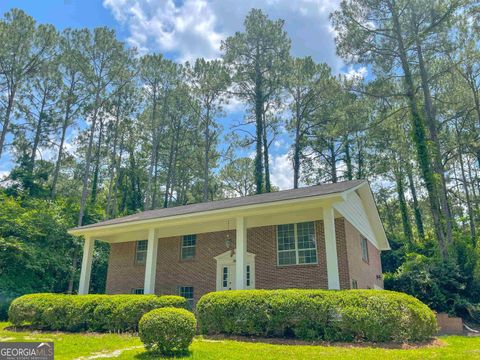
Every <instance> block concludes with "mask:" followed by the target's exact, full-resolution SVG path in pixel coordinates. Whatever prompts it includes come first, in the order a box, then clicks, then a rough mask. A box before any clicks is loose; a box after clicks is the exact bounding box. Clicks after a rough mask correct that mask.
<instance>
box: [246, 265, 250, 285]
mask: <svg viewBox="0 0 480 360" xmlns="http://www.w3.org/2000/svg"><path fill="white" fill-rule="evenodd" d="M246 282H247V286H250V265H247V278H246Z"/></svg>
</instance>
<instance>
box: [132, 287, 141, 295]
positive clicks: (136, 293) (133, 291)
mask: <svg viewBox="0 0 480 360" xmlns="http://www.w3.org/2000/svg"><path fill="white" fill-rule="evenodd" d="M132 294H135V295H142V294H143V288H137V289H132Z"/></svg>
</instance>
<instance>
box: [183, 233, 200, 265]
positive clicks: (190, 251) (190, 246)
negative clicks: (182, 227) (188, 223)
mask: <svg viewBox="0 0 480 360" xmlns="http://www.w3.org/2000/svg"><path fill="white" fill-rule="evenodd" d="M196 246H197V235H184V236H183V237H182V254H181V258H182V260H189V259H193V258H195V248H196Z"/></svg>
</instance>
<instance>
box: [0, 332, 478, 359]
mask: <svg viewBox="0 0 480 360" xmlns="http://www.w3.org/2000/svg"><path fill="white" fill-rule="evenodd" d="M8 325H9V324H8V323H0V341H53V342H54V343H55V359H83V360H87V359H108V358H113V359H140V360H142V359H157V358H158V357H156V356H152V355H150V354H148V353H146V352H145V350H144V349H143V346H142V343H141V342H140V340H139V339H138V337H136V336H133V335H129V334H85V333H84V334H70V333H54V332H32V331H18V332H14V331H11V330H7V329H5V328H6V327H7V326H8ZM439 339H440V341H441V342H442V343H443V345H442V346H430V347H424V348H416V349H406V350H405V349H384V348H378V347H377V348H374V347H342V346H320V345H295V346H294V345H273V344H264V343H253V342H241V341H233V340H209V339H202V338H197V339H195V341H194V342H193V344H192V346H191V347H190V354H189V355H188V356H186V357H185V359H208V360H210V359H222V360H223V359H260V360H267V359H278V360H282V359H289V360H290V359H339V358H341V359H382V360H387V359H465V360H467V359H480V337H462V336H443V337H440V338H439Z"/></svg>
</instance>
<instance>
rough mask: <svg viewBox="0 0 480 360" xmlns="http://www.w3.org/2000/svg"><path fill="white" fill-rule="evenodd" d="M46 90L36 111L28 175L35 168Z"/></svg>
mask: <svg viewBox="0 0 480 360" xmlns="http://www.w3.org/2000/svg"><path fill="white" fill-rule="evenodd" d="M47 91H48V90H45V91H44V92H43V97H42V103H41V105H40V111H39V113H38V121H37V126H36V128H35V136H34V138H33V145H32V153H31V154H30V161H29V164H28V172H29V174H30V176H31V175H32V174H33V170H34V168H35V157H36V156H37V151H38V146H39V144H40V138H41V136H42V127H43V120H44V117H45V114H44V112H45V104H46V102H47V94H48V92H47Z"/></svg>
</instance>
